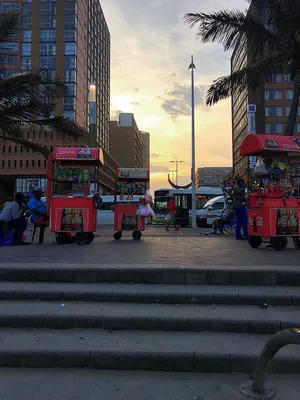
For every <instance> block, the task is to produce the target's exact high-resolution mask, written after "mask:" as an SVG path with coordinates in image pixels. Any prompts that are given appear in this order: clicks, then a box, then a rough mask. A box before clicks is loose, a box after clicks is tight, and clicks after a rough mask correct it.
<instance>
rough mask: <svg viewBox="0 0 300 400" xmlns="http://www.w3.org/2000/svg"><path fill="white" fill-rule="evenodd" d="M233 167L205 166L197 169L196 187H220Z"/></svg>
mask: <svg viewBox="0 0 300 400" xmlns="http://www.w3.org/2000/svg"><path fill="white" fill-rule="evenodd" d="M231 172H232V168H231V167H204V168H198V170H197V171H196V187H197V188H199V187H220V184H221V183H222V182H223V181H224V179H225V177H226V176H228V174H230V173H231Z"/></svg>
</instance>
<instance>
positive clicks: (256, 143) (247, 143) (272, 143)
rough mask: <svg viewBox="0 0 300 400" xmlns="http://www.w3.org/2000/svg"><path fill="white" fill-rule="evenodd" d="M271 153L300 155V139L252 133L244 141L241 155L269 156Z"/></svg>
mask: <svg viewBox="0 0 300 400" xmlns="http://www.w3.org/2000/svg"><path fill="white" fill-rule="evenodd" d="M270 152H278V153H300V137H292V136H278V135H265V134H255V133H251V134H249V135H247V136H246V137H245V139H244V140H243V142H242V145H241V151H240V155H241V156H255V155H267V154H269V153H270Z"/></svg>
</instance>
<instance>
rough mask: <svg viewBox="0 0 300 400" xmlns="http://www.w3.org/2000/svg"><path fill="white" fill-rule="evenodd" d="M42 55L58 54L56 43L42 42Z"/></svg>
mask: <svg viewBox="0 0 300 400" xmlns="http://www.w3.org/2000/svg"><path fill="white" fill-rule="evenodd" d="M40 55H41V56H55V55H56V43H41V44H40Z"/></svg>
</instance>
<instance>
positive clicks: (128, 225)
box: [122, 214, 138, 230]
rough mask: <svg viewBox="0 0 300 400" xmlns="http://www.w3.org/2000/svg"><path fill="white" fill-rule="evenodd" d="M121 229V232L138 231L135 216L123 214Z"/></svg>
mask: <svg viewBox="0 0 300 400" xmlns="http://www.w3.org/2000/svg"><path fill="white" fill-rule="evenodd" d="M122 229H123V230H137V229H138V218H137V216H136V215H135V214H123V216H122Z"/></svg>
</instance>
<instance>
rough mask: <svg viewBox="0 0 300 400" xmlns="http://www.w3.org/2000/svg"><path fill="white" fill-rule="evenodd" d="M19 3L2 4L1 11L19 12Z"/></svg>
mask: <svg viewBox="0 0 300 400" xmlns="http://www.w3.org/2000/svg"><path fill="white" fill-rule="evenodd" d="M19 9H20V5H19V3H12V2H8V1H7V2H5V3H0V11H19Z"/></svg>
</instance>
